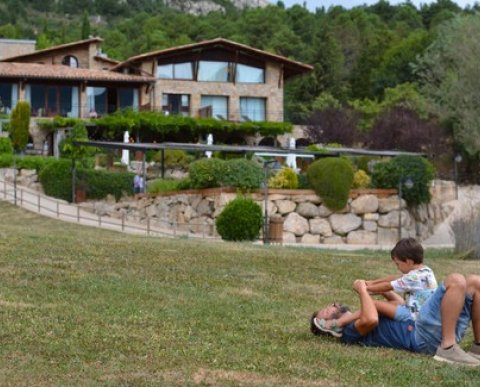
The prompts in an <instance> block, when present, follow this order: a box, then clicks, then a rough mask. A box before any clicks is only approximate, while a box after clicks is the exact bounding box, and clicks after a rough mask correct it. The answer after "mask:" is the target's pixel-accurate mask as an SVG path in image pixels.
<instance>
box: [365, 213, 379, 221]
mask: <svg viewBox="0 0 480 387" xmlns="http://www.w3.org/2000/svg"><path fill="white" fill-rule="evenodd" d="M378 218H380V215H379V214H378V212H375V213H373V214H371V213H367V214H363V220H372V221H377V220H378Z"/></svg>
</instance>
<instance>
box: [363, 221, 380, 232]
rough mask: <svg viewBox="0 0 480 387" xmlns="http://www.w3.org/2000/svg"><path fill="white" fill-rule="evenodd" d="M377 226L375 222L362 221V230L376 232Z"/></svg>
mask: <svg viewBox="0 0 480 387" xmlns="http://www.w3.org/2000/svg"><path fill="white" fill-rule="evenodd" d="M377 228H378V225H377V222H374V221H373V220H364V221H363V229H364V230H365V231H377Z"/></svg>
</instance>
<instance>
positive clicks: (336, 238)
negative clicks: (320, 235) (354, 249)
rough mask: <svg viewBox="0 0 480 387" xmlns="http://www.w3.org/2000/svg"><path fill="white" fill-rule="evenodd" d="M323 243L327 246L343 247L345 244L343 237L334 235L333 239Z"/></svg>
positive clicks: (327, 239) (330, 238) (324, 240)
mask: <svg viewBox="0 0 480 387" xmlns="http://www.w3.org/2000/svg"><path fill="white" fill-rule="evenodd" d="M323 243H324V244H326V245H341V244H343V243H345V242H344V240H343V238H342V237H341V236H339V235H332V236H331V237H327V238H324V239H323Z"/></svg>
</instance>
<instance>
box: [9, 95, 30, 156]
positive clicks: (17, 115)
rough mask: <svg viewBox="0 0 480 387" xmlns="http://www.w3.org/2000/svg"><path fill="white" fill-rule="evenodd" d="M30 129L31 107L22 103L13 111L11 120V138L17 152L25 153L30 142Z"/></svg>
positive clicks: (26, 103)
mask: <svg viewBox="0 0 480 387" xmlns="http://www.w3.org/2000/svg"><path fill="white" fill-rule="evenodd" d="M29 127H30V105H29V104H28V102H25V101H20V102H18V103H17V106H15V109H13V112H12V117H11V119H10V136H11V138H12V145H13V147H14V148H15V150H17V151H23V150H24V149H25V147H26V146H27V142H28V130H29Z"/></svg>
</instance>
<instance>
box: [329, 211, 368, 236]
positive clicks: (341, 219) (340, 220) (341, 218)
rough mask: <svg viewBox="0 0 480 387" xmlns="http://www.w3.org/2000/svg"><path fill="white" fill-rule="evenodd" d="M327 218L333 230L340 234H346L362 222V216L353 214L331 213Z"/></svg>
mask: <svg viewBox="0 0 480 387" xmlns="http://www.w3.org/2000/svg"><path fill="white" fill-rule="evenodd" d="M329 220H330V225H331V226H332V229H333V231H334V232H336V233H337V234H340V235H346V234H348V233H349V232H350V231H353V230H356V229H357V228H359V227H360V226H361V224H362V218H360V217H359V216H357V215H355V214H332V215H330V217H329Z"/></svg>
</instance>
